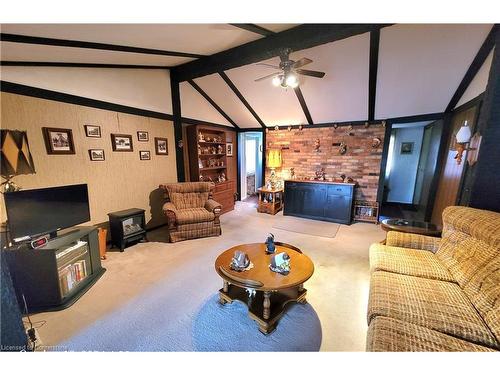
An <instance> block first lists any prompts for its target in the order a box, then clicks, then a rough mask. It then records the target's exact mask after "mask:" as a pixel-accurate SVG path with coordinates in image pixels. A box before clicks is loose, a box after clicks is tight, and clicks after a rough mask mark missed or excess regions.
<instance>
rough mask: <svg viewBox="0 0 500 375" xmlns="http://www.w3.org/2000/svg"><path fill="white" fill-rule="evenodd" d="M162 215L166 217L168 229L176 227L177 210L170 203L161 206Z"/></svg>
mask: <svg viewBox="0 0 500 375" xmlns="http://www.w3.org/2000/svg"><path fill="white" fill-rule="evenodd" d="M163 213H164V214H165V216H166V217H167V224H168V228H169V229H173V228H175V227H176V226H177V208H175V205H174V204H173V203H172V202H167V203H165V204H164V205H163Z"/></svg>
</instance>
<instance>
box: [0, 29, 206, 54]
mask: <svg viewBox="0 0 500 375" xmlns="http://www.w3.org/2000/svg"><path fill="white" fill-rule="evenodd" d="M0 40H1V41H3V42H13V43H27V44H41V45H46V46H58V47H74V48H88V49H98V50H104V51H118V52H129V53H141V54H145V55H161V56H174V57H190V58H194V59H198V58H201V57H205V55H200V54H197V53H188V52H178V51H165V50H160V49H153V48H142V47H132V46H122V45H117V44H108V43H95V42H85V41H81V40H68V39H55V38H42V37H38V36H28V35H18V34H7V33H0Z"/></svg>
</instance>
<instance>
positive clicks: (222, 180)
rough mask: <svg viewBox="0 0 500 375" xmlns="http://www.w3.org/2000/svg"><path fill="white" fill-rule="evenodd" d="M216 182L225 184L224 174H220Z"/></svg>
mask: <svg viewBox="0 0 500 375" xmlns="http://www.w3.org/2000/svg"><path fill="white" fill-rule="evenodd" d="M217 180H218V182H226V174H225V173H224V172H221V174H220V175H219V177H218V178H217Z"/></svg>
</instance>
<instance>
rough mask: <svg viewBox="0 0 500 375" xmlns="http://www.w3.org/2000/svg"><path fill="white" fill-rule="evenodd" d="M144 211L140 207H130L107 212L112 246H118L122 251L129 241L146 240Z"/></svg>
mask: <svg viewBox="0 0 500 375" xmlns="http://www.w3.org/2000/svg"><path fill="white" fill-rule="evenodd" d="M144 212H145V211H144V210H143V209H140V208H130V209H128V210H123V211H116V212H111V213H109V214H108V216H109V228H110V230H111V243H112V244H113V246H116V247H118V248H120V251H122V252H123V249H124V248H125V246H126V245H127V244H128V243H129V242H133V241H138V240H141V241H143V242H146V241H147V238H146V220H145V218H144Z"/></svg>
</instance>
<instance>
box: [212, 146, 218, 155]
mask: <svg viewBox="0 0 500 375" xmlns="http://www.w3.org/2000/svg"><path fill="white" fill-rule="evenodd" d="M212 154H213V155H215V154H217V149H216V148H215V147H212Z"/></svg>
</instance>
